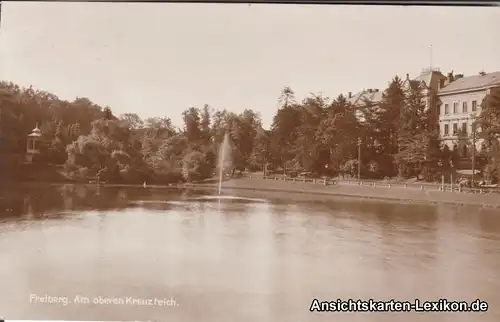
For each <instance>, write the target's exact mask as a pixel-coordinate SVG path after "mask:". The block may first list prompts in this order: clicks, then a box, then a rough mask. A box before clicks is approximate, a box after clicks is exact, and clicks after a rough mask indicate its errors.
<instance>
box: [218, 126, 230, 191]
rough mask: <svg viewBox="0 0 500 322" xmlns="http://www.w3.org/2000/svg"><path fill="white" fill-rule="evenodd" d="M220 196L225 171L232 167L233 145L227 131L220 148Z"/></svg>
mask: <svg viewBox="0 0 500 322" xmlns="http://www.w3.org/2000/svg"><path fill="white" fill-rule="evenodd" d="M218 167H219V196H220V195H221V194H222V180H223V178H224V171H225V170H227V169H228V168H230V167H231V145H230V143H229V135H228V134H227V132H226V133H225V134H224V140H223V141H222V144H221V146H220V148H219V159H218Z"/></svg>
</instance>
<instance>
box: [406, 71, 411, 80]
mask: <svg viewBox="0 0 500 322" xmlns="http://www.w3.org/2000/svg"><path fill="white" fill-rule="evenodd" d="M406 80H407V81H409V80H410V74H408V73H406Z"/></svg>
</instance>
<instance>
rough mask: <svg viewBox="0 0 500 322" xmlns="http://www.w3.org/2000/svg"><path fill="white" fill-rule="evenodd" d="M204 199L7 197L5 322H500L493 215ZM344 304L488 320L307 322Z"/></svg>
mask: <svg viewBox="0 0 500 322" xmlns="http://www.w3.org/2000/svg"><path fill="white" fill-rule="evenodd" d="M16 189H17V190H16ZM199 196H200V193H197V192H195V191H189V190H186V191H176V190H161V189H144V188H142V187H141V188H127V189H124V188H120V189H118V188H116V189H112V188H106V187H101V188H97V187H96V186H55V187H36V186H30V187H27V186H23V187H18V188H13V189H10V190H9V191H5V192H3V193H2V201H1V202H2V203H1V205H0V206H1V207H2V208H1V211H2V212H1V216H2V217H1V218H2V220H3V222H2V223H0V285H2V288H3V289H8V290H9V291H10V292H8V293H6V292H4V293H2V294H1V295H0V311H1V312H2V314H4V315H5V316H7V317H10V318H24V319H29V318H31V319H35V318H38V319H68V320H71V319H79V320H82V319H86V320H131V319H136V320H157V321H166V320H175V321H210V322H212V321H217V322H219V321H222V322H225V321H228V322H229V321H231V322H233V321H263V322H267V321H269V322H274V321H331V320H332V319H334V320H335V321H401V319H403V318H404V319H406V320H408V321H452V319H453V320H454V321H455V320H458V321H471V320H472V321H475V320H481V321H498V320H499V318H500V311H499V309H498V307H499V304H500V303H499V302H500V299H499V296H498V294H497V293H498V292H497V290H498V287H499V286H500V282H499V281H500V273H499V272H498V267H499V264H500V263H499V259H498V254H499V253H500V249H499V246H500V229H499V228H500V219H499V217H498V213H497V212H495V211H492V210H486V209H476V208H458V207H443V206H438V207H436V206H425V205H411V206H410V205H404V204H387V203H385V204H382V203H375V202H353V201H349V200H344V199H331V200H328V201H321V202H320V201H319V200H314V202H311V201H307V200H302V201H300V200H299V201H295V202H292V201H290V200H288V201H287V202H283V198H282V196H278V195H277V196H276V197H277V198H276V199H278V201H276V202H275V201H274V200H273V199H274V198H273V196H272V195H271V194H267V195H266V197H267V198H268V199H270V200H272V201H269V202H256V201H252V200H250V199H249V200H245V199H238V200H236V199H234V200H230V199H226V200H217V199H199ZM252 197H255V196H252ZM279 198H281V201H280V200H279ZM30 294H39V295H40V294H49V295H58V296H69V297H70V298H71V299H73V298H74V296H76V295H80V296H85V297H88V298H93V297H98V296H107V297H120V296H135V297H138V298H141V297H142V298H151V297H157V298H170V297H173V298H175V301H176V303H177V304H178V305H179V306H171V307H146V306H138V305H122V306H116V305H115V306H113V305H91V304H89V305H81V304H80V305H76V304H73V305H67V306H64V305H47V304H45V305H44V304H40V303H39V304H34V303H30V302H29V295H30ZM339 297H341V298H376V299H389V298H395V299H401V300H404V299H410V300H412V299H414V298H415V297H418V298H422V299H426V300H433V299H437V298H441V297H447V298H450V299H458V300H474V299H476V298H481V299H484V300H488V301H489V302H490V312H488V313H487V314H484V315H482V316H479V315H477V316H476V315H471V314H405V315H401V314H381V313H378V314H353V313H350V314H340V313H329V314H313V313H310V312H308V308H309V305H310V302H311V300H312V299H313V298H320V299H324V300H330V299H331V300H333V299H336V298H339Z"/></svg>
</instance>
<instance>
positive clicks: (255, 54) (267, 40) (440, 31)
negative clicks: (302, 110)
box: [0, 2, 500, 127]
mask: <svg viewBox="0 0 500 322" xmlns="http://www.w3.org/2000/svg"><path fill="white" fill-rule="evenodd" d="M499 35H500V8H474V7H468V8H464V7H455V8H454V7H396V6H394V7H386V6H333V5H331V6H326V5H309V6H307V5H284V4H282V5H278V4H261V5H252V6H248V5H245V4H175V3H156V4H155V3H146V4H137V3H49V2H47V3H42V2H39V3H31V2H4V3H3V8H2V21H1V29H0V79H3V80H9V81H13V82H15V83H18V84H20V85H23V86H29V85H30V84H32V85H33V86H34V87H37V88H40V89H43V90H47V91H50V92H53V93H55V94H56V95H58V96H59V97H60V98H62V99H68V100H72V99H74V98H75V97H76V96H80V97H88V98H90V99H91V100H92V101H94V102H95V103H97V104H99V105H102V106H105V105H109V106H110V107H111V108H112V110H113V113H114V114H121V113H125V112H136V113H138V114H139V115H140V116H141V117H152V116H169V117H171V118H172V120H173V121H174V123H175V124H176V125H180V123H181V112H182V111H183V110H184V109H186V108H187V107H190V106H197V107H203V104H205V103H207V104H209V105H210V106H211V107H213V108H216V109H224V108H226V109H228V110H232V111H235V112H241V111H243V110H244V109H245V108H251V109H254V110H256V111H257V112H259V113H260V114H261V115H262V118H263V121H264V125H265V126H266V127H267V126H268V125H269V124H270V122H271V120H272V117H273V115H274V113H275V111H276V108H277V97H278V96H279V93H280V90H281V89H282V88H283V87H284V86H285V85H288V86H291V88H292V89H293V90H294V91H295V92H296V96H297V98H299V99H302V98H303V97H305V96H306V95H307V94H309V93H311V92H314V93H323V94H325V95H327V96H337V95H338V94H340V93H344V94H346V93H347V92H349V91H351V92H353V93H354V92H357V91H360V90H362V89H364V88H380V89H383V88H384V87H385V86H386V84H387V82H388V81H389V80H390V79H391V78H392V77H393V76H394V75H395V74H399V75H405V74H406V73H410V75H411V76H412V77H416V76H418V74H419V73H420V71H421V69H422V68H426V67H429V65H430V49H429V45H431V44H432V48H433V49H432V52H433V54H432V57H433V58H432V61H433V66H434V67H440V68H441V70H442V71H443V73H445V74H446V73H447V72H448V71H450V70H453V71H454V72H455V73H464V74H465V75H466V76H467V75H471V74H477V73H478V72H480V71H481V70H484V71H486V72H493V71H500V42H499V41H498V40H499V39H500V38H499Z"/></svg>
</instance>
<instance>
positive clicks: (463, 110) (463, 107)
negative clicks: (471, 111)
mask: <svg viewBox="0 0 500 322" xmlns="http://www.w3.org/2000/svg"><path fill="white" fill-rule="evenodd" d="M462 113H467V102H462Z"/></svg>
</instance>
